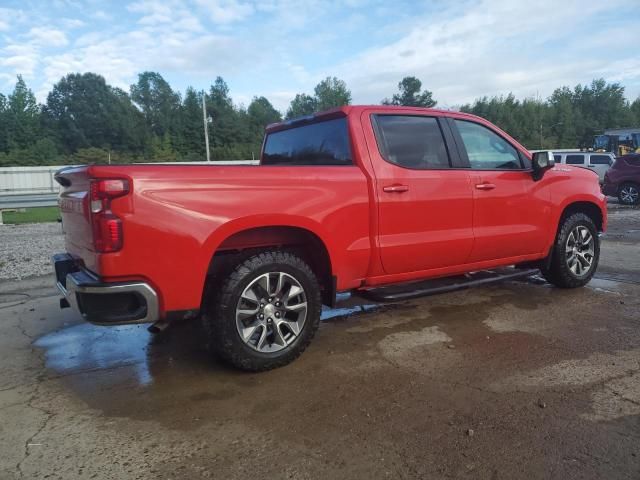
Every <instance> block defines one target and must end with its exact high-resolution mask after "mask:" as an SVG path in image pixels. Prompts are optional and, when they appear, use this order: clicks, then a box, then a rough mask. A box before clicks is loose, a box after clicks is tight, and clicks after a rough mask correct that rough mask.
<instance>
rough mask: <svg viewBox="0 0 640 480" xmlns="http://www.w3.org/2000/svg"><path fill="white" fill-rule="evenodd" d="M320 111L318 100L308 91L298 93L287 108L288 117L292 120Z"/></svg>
mask: <svg viewBox="0 0 640 480" xmlns="http://www.w3.org/2000/svg"><path fill="white" fill-rule="evenodd" d="M316 111H318V102H317V100H316V99H315V98H314V97H312V96H311V95H307V94H306V93H298V94H297V95H296V96H295V98H294V99H293V100H291V104H290V105H289V109H288V110H287V115H286V118H287V120H290V119H292V118H296V117H304V116H305V115H311V114H312V113H314V112H316Z"/></svg>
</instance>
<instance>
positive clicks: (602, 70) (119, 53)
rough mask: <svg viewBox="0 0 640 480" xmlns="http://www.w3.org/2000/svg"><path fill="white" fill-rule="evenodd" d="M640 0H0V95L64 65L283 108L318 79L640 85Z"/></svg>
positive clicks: (546, 90) (357, 83)
mask: <svg viewBox="0 0 640 480" xmlns="http://www.w3.org/2000/svg"><path fill="white" fill-rule="evenodd" d="M639 19H640V0H625V1H620V0H608V1H606V2H603V1H592V0H582V1H574V0H566V1H564V0H536V1H532V0H527V1H519V0H491V1H485V0H460V1H438V0H434V1H420V0H381V1H378V0H368V1H366V0H130V1H113V2H110V1H106V0H103V1H98V0H49V1H39V0H16V1H14V0H0V92H4V93H5V94H6V93H8V92H10V91H11V90H12V88H13V85H14V84H15V79H16V75H17V74H21V75H22V76H23V78H24V79H25V81H26V82H27V84H28V86H29V87H30V88H32V90H33V91H34V92H35V93H36V96H37V98H38V100H39V101H41V102H44V101H45V100H46V95H47V93H48V92H49V91H50V89H51V87H52V86H53V85H54V84H55V83H56V82H57V81H58V80H60V78H61V77H62V76H64V75H65V74H67V73H71V72H87V71H91V72H96V73H99V74H101V75H103V76H104V77H105V79H106V80H107V82H108V83H110V84H112V85H114V86H118V87H121V88H123V89H125V90H127V91H128V90H129V86H130V85H131V84H132V83H134V82H135V81H136V79H137V75H138V73H140V72H143V71H145V70H150V71H157V72H159V73H161V74H162V75H163V76H164V78H165V79H167V80H168V81H169V82H170V84H171V85H172V87H173V88H174V89H177V90H180V91H182V92H184V90H185V89H186V87H187V86H193V87H194V88H196V89H198V90H200V89H208V87H209V85H211V84H212V83H213V81H214V80H215V78H216V77H217V76H221V77H223V78H224V79H225V80H226V81H227V83H228V85H229V88H230V93H231V96H232V97H233V99H234V101H235V102H236V103H238V104H244V105H248V103H249V102H250V101H251V99H252V97H254V96H256V95H257V96H261V95H263V96H265V97H267V98H268V99H269V100H270V101H271V102H272V103H273V104H274V106H275V107H276V108H278V109H279V110H281V111H282V112H284V111H285V110H286V108H287V106H288V104H289V102H290V101H291V99H292V98H293V97H294V96H295V94H296V93H303V92H304V93H312V92H313V87H314V86H315V85H316V84H317V83H318V82H319V81H320V80H322V79H323V78H325V77H327V76H337V77H338V78H341V79H343V80H345V81H346V83H347V86H348V87H349V88H350V90H351V92H352V96H353V103H356V104H370V103H379V102H380V101H381V100H382V99H383V98H385V97H390V96H391V95H392V94H393V93H395V92H396V91H397V84H398V82H399V81H400V80H401V79H402V78H403V77H404V76H408V75H412V76H416V77H418V78H419V79H420V80H421V81H422V83H423V87H424V88H427V89H429V90H431V91H432V92H433V94H434V97H435V99H436V100H438V105H439V106H441V107H444V108H455V107H456V106H459V105H461V104H464V103H468V102H472V101H473V100H474V99H476V98H478V97H481V96H485V95H487V96H493V95H506V94H508V93H509V92H512V93H513V94H514V95H516V97H518V98H525V97H536V96H537V97H540V98H546V97H547V96H548V95H550V94H551V92H552V91H553V90H554V89H555V88H557V87H560V86H563V85H568V86H571V87H573V86H575V85H576V84H578V83H582V84H585V83H590V82H591V80H592V79H594V78H599V77H603V78H605V79H606V80H607V81H610V82H619V83H621V84H622V85H623V86H624V87H625V88H626V95H627V97H628V98H629V99H630V100H634V99H635V98H637V97H638V95H640V37H639V36H638V31H639V30H638V20H639Z"/></svg>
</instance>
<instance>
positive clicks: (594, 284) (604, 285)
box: [587, 277, 621, 295]
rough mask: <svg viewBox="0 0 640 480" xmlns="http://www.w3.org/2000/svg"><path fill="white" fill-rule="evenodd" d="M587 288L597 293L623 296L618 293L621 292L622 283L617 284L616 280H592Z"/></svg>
mask: <svg viewBox="0 0 640 480" xmlns="http://www.w3.org/2000/svg"><path fill="white" fill-rule="evenodd" d="M587 287H589V288H591V289H592V290H595V291H596V292H603V293H613V294H615V295H621V293H620V292H619V291H618V290H620V287H621V285H620V282H616V281H614V280H605V279H604V278H595V277H594V278H592V279H591V281H590V282H589V283H588V284H587Z"/></svg>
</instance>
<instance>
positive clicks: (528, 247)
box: [449, 119, 550, 263]
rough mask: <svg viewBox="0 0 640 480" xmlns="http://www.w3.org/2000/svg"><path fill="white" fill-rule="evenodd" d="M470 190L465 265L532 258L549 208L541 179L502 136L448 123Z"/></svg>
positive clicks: (539, 248)
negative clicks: (471, 239)
mask: <svg viewBox="0 0 640 480" xmlns="http://www.w3.org/2000/svg"><path fill="white" fill-rule="evenodd" d="M449 124H450V125H451V128H452V133H453V135H454V138H455V139H456V144H457V145H458V148H459V152H460V156H461V157H462V159H463V161H465V162H468V165H469V168H470V172H469V173H470V176H471V186H472V190H473V198H474V207H473V233H474V238H475V240H474V244H473V249H472V251H471V255H470V256H469V262H470V263H474V262H482V261H491V260H499V259H506V258H513V257H518V256H526V255H534V254H539V253H541V252H543V251H544V249H545V247H546V241H547V239H548V228H549V225H548V222H549V218H550V205H549V193H548V189H546V188H545V187H544V180H543V181H539V182H535V181H534V180H533V178H532V175H531V166H530V161H529V160H528V158H526V157H525V156H524V155H523V154H521V153H519V152H518V149H517V148H516V147H515V146H513V145H512V144H511V143H510V142H509V141H508V140H506V139H505V138H504V137H503V136H502V135H501V134H499V133H498V132H497V131H494V130H493V129H491V128H489V126H487V125H483V124H481V123H477V122H474V121H471V120H467V119H464V120H462V119H450V120H449Z"/></svg>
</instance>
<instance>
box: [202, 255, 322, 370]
mask: <svg viewBox="0 0 640 480" xmlns="http://www.w3.org/2000/svg"><path fill="white" fill-rule="evenodd" d="M269 272H283V273H285V274H286V275H290V276H291V277H293V278H294V279H295V280H296V281H297V282H298V283H299V284H300V285H301V286H302V288H303V289H304V295H305V297H306V305H307V310H306V319H305V320H304V323H303V326H302V328H301V329H300V332H299V333H298V334H297V335H295V336H294V339H293V340H292V341H291V343H290V344H288V345H287V346H286V347H284V348H282V349H281V350H279V351H277V352H261V351H258V350H256V349H255V348H252V347H251V346H250V345H248V344H247V343H245V341H244V340H243V339H242V338H241V335H240V333H239V330H238V328H237V327H236V308H237V307H238V306H239V302H240V298H241V295H242V294H243V292H245V289H247V288H248V287H249V285H250V284H252V282H254V281H255V280H256V279H258V278H259V277H260V276H263V275H264V274H265V273H269ZM207 295H208V296H209V298H207V299H206V300H208V301H206V302H205V311H204V315H203V325H204V327H205V332H206V334H207V336H208V339H209V346H210V348H211V350H212V351H213V353H214V354H215V355H216V356H217V357H218V358H220V359H221V360H223V361H225V362H228V363H230V364H231V365H233V366H235V367H237V368H239V369H241V370H247V371H252V372H258V371H265V370H270V369H272V368H277V367H282V366H284V365H286V364H288V363H290V362H292V361H293V360H295V359H296V358H297V357H299V356H300V355H301V354H302V352H304V350H305V349H306V348H307V346H308V345H309V343H310V342H311V339H312V338H313V336H314V335H315V332H316V330H317V329H318V326H319V324H320V313H321V309H322V301H321V297H320V285H319V283H318V280H317V278H316V276H315V275H314V273H313V271H312V270H311V268H309V266H308V265H307V264H306V263H305V262H304V261H303V260H302V259H300V258H299V257H297V256H296V255H294V254H292V253H289V252H284V251H277V250H274V251H265V252H262V253H259V254H256V255H253V256H251V257H249V258H247V259H245V260H243V261H240V262H239V263H238V264H237V265H236V266H235V268H233V270H232V271H231V273H230V274H229V275H228V276H227V277H226V278H224V279H222V281H221V282H220V283H218V284H217V285H212V286H211V288H210V289H209V293H207ZM261 328H262V327H261ZM264 328H265V329H266V327H264ZM271 328H273V327H271ZM271 332H273V330H271ZM271 335H273V333H271ZM289 335H291V333H290V334H289ZM271 345H273V343H272V344H271Z"/></svg>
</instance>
